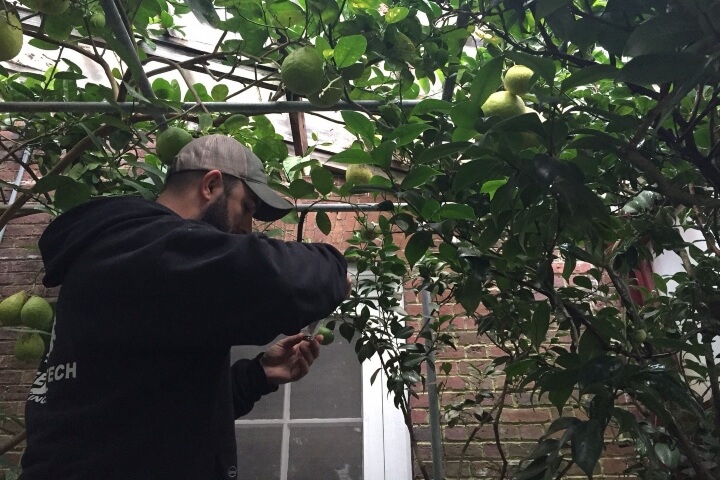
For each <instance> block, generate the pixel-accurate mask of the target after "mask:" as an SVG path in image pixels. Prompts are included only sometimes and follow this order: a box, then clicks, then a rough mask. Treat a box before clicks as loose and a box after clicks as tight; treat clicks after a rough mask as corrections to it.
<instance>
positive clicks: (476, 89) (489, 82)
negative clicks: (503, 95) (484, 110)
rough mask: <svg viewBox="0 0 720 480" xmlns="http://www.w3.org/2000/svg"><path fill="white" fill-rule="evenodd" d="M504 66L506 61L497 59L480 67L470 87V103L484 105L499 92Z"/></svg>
mask: <svg viewBox="0 0 720 480" xmlns="http://www.w3.org/2000/svg"><path fill="white" fill-rule="evenodd" d="M504 65H505V60H504V59H503V58H502V57H497V58H493V59H492V60H490V61H489V62H487V63H485V64H484V65H483V66H482V67H480V70H478V73H477V75H475V78H474V79H473V81H472V85H471V86H470V101H471V102H472V103H474V104H475V105H482V104H483V103H485V100H487V99H488V97H489V96H490V95H491V94H492V93H493V92H495V91H496V90H497V88H498V87H499V86H500V85H501V84H502V71H503V67H504Z"/></svg>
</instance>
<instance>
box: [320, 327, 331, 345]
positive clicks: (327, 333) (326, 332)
mask: <svg viewBox="0 0 720 480" xmlns="http://www.w3.org/2000/svg"><path fill="white" fill-rule="evenodd" d="M315 335H322V337H323V339H322V341H321V342H320V344H321V345H330V344H331V343H332V342H333V340H335V334H334V333H333V331H332V330H330V329H329V328H327V327H320V328H318V330H317V332H316V333H315Z"/></svg>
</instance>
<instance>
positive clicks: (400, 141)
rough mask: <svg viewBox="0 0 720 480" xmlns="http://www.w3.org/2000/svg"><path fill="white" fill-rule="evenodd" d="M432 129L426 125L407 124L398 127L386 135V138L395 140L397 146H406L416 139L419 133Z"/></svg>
mask: <svg viewBox="0 0 720 480" xmlns="http://www.w3.org/2000/svg"><path fill="white" fill-rule="evenodd" d="M431 128H433V127H432V126H431V125H428V124H426V123H408V124H406V125H400V126H399V127H398V128H396V129H395V130H393V132H392V133H391V134H390V135H388V138H390V139H392V140H395V143H397V145H398V146H401V145H407V144H408V143H410V142H412V141H413V140H415V139H417V138H418V137H419V136H420V134H421V133H423V132H424V131H425V130H429V129H431Z"/></svg>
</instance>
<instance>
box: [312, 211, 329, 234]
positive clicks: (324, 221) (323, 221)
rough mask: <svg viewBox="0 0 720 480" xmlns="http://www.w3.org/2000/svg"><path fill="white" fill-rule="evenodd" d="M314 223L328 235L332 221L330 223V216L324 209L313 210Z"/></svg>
mask: <svg viewBox="0 0 720 480" xmlns="http://www.w3.org/2000/svg"><path fill="white" fill-rule="evenodd" d="M315 223H316V224H317V227H318V229H320V231H321V232H322V233H324V234H325V235H329V234H330V232H331V231H332V223H330V217H328V214H327V213H326V212H325V211H324V210H318V211H317V212H315Z"/></svg>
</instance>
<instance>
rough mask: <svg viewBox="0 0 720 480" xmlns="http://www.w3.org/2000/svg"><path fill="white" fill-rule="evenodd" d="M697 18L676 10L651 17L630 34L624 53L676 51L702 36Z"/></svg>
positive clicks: (640, 53)
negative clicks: (679, 13) (680, 13)
mask: <svg viewBox="0 0 720 480" xmlns="http://www.w3.org/2000/svg"><path fill="white" fill-rule="evenodd" d="M702 35H703V33H702V29H701V28H700V26H699V25H698V22H697V19H696V18H694V17H692V16H689V15H678V14H677V13H676V12H673V13H668V14H664V15H658V16H656V17H651V18H649V19H648V20H646V21H644V22H643V23H641V24H640V25H638V26H637V28H636V29H635V30H634V31H633V32H632V33H631V34H630V37H628V40H627V43H626V44H625V50H624V52H623V55H625V56H628V57H636V56H639V55H646V54H648V53H660V52H674V51H676V50H677V49H679V48H683V47H685V46H686V45H689V44H691V43H693V42H694V41H696V40H698V39H700V38H701V37H702Z"/></svg>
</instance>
